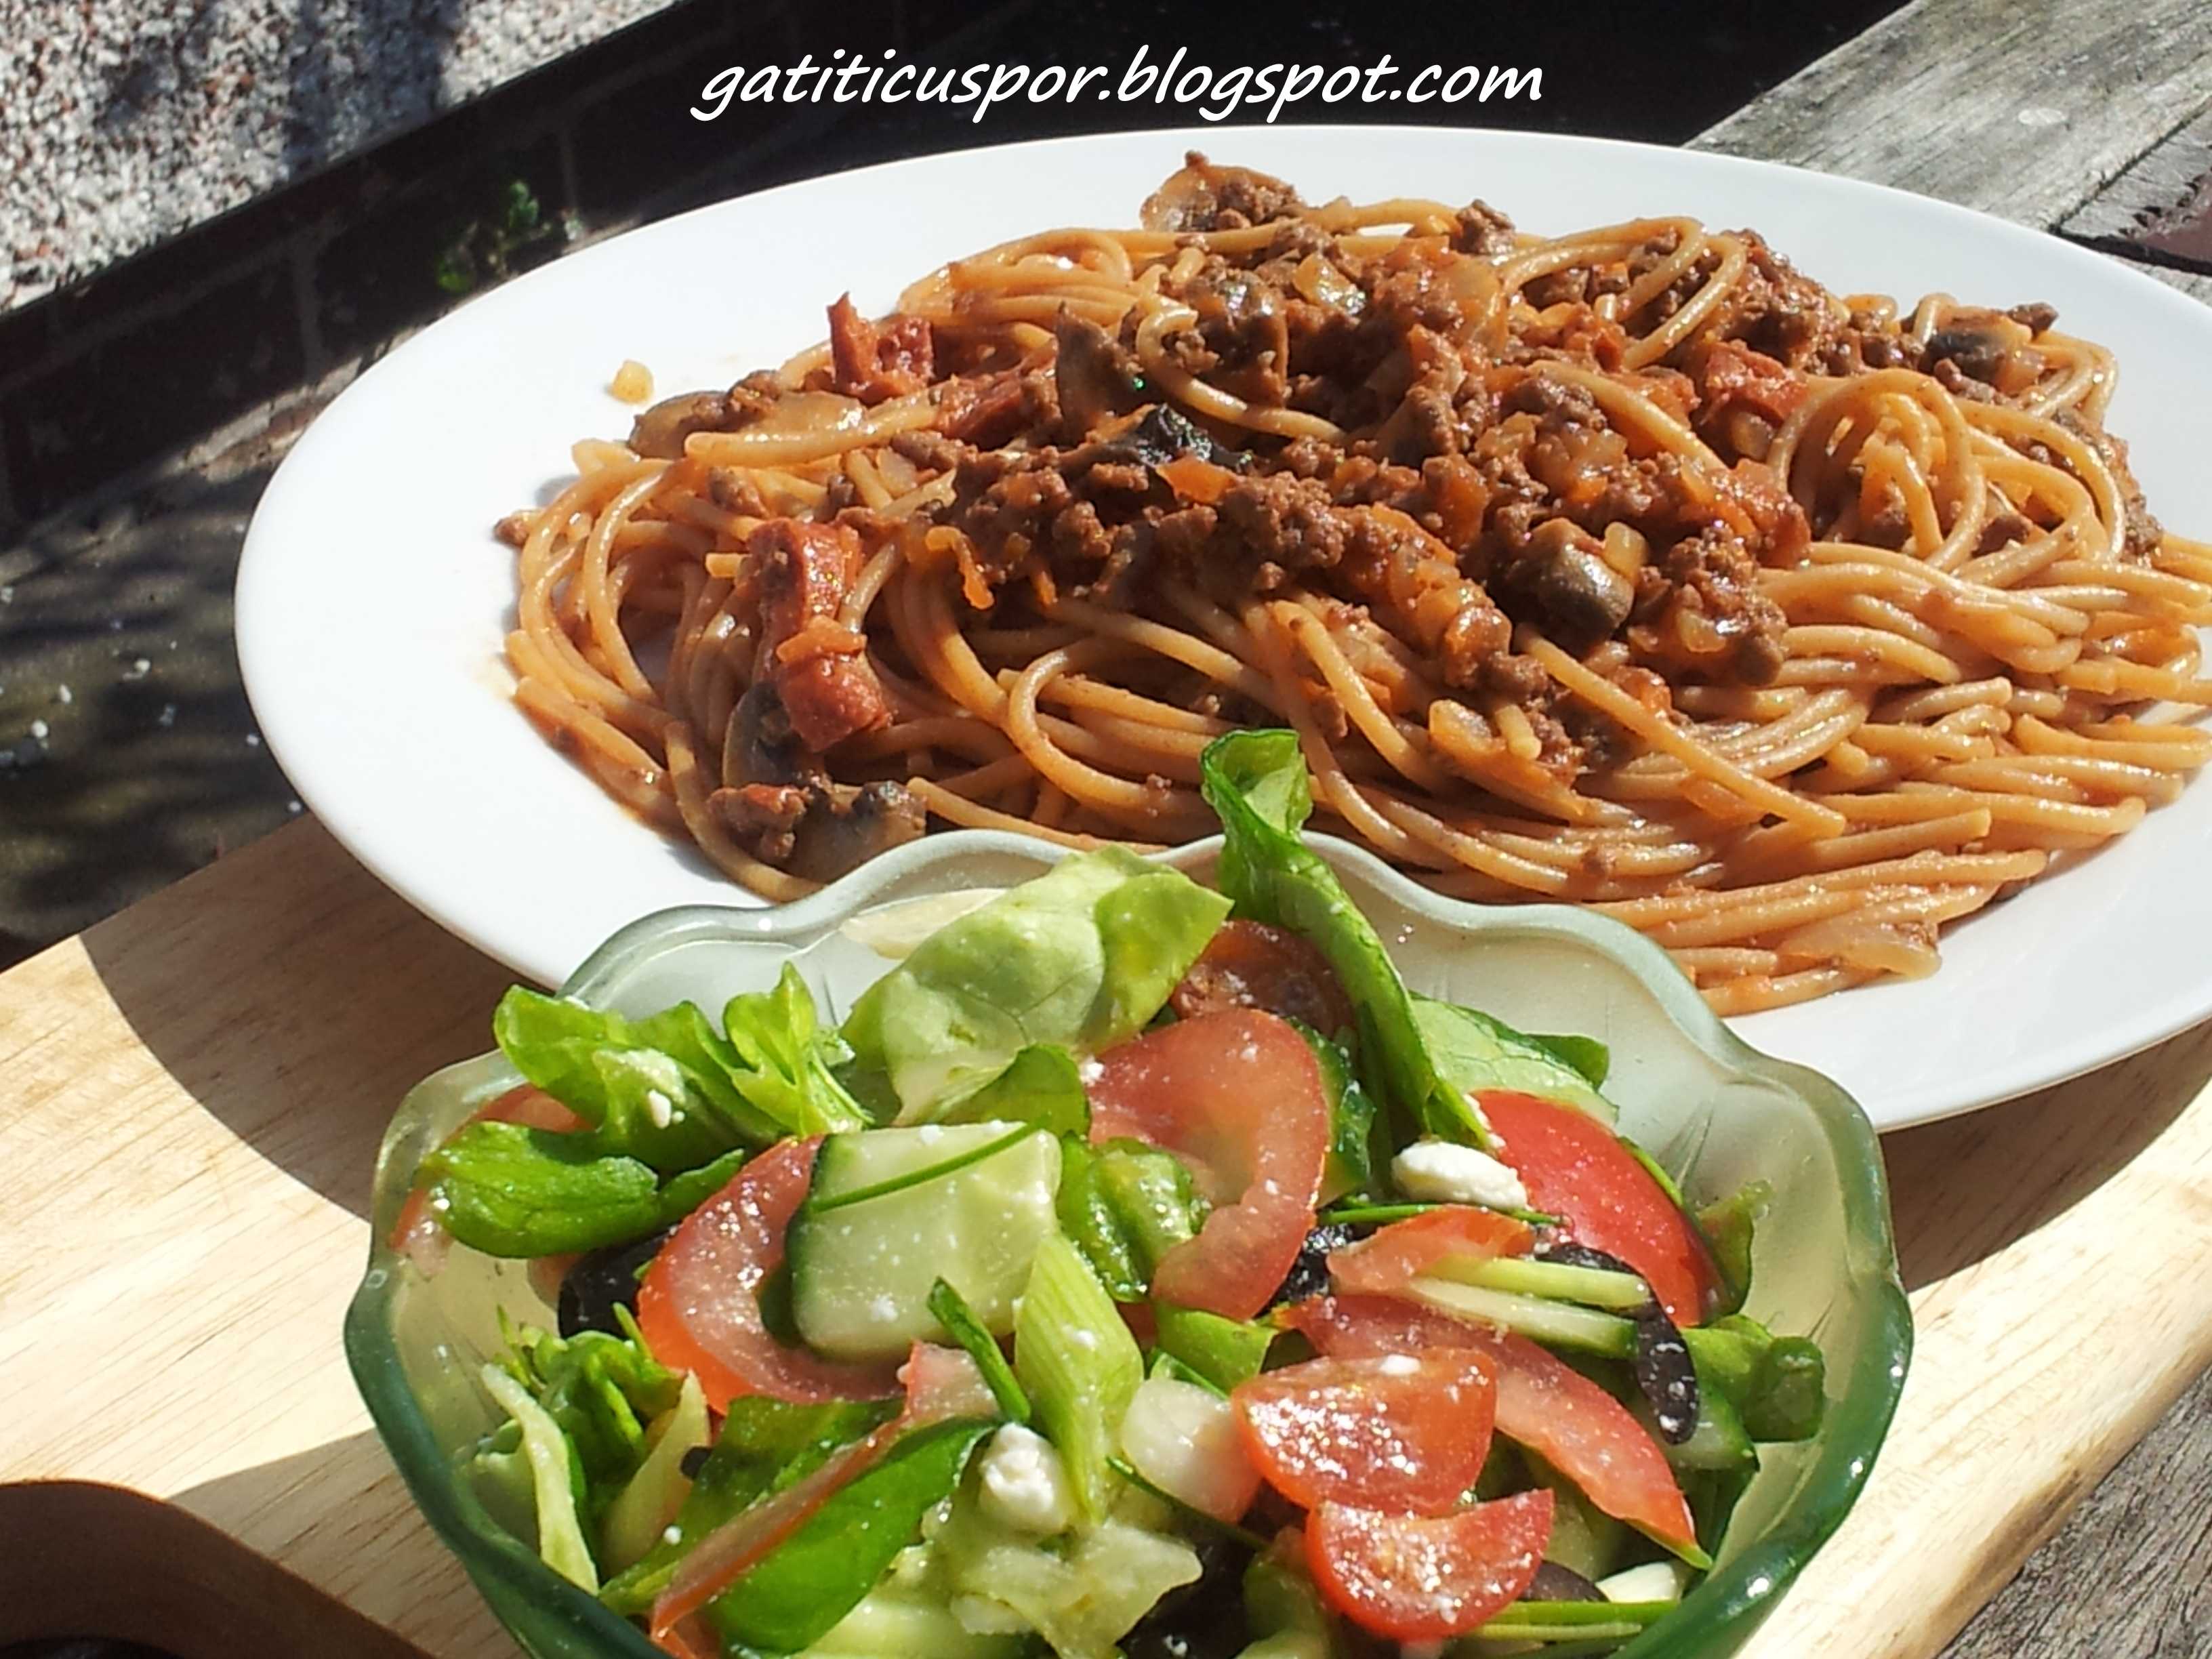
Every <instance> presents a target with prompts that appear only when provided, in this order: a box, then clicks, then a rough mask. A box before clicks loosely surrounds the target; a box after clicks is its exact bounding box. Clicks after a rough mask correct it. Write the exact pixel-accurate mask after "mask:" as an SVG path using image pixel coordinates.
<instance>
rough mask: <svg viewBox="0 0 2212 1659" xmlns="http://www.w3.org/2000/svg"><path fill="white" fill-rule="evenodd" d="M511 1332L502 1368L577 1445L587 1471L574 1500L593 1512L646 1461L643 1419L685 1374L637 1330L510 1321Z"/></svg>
mask: <svg viewBox="0 0 2212 1659" xmlns="http://www.w3.org/2000/svg"><path fill="white" fill-rule="evenodd" d="M501 1323H502V1326H505V1319H504V1316H502V1318H501ZM506 1335H507V1349H508V1353H507V1358H505V1359H504V1360H503V1361H502V1362H501V1368H502V1369H503V1370H505V1371H506V1373H507V1375H508V1376H512V1377H513V1379H514V1380H515V1381H516V1382H517V1383H520V1384H521V1385H522V1386H523V1387H524V1388H525V1389H528V1390H529V1391H530V1396H531V1398H532V1400H534V1401H537V1402H538V1406H539V1407H541V1408H542V1409H543V1410H544V1413H545V1414H546V1415H547V1416H548V1417H550V1419H552V1420H553V1422H554V1423H555V1424H556V1425H557V1426H558V1427H559V1428H560V1430H561V1432H562V1434H564V1435H565V1436H567V1437H568V1443H569V1444H570V1445H571V1446H573V1447H574V1448H575V1451H576V1461H577V1463H578V1465H579V1467H580V1468H581V1469H582V1471H583V1477H584V1487H583V1490H582V1491H581V1492H579V1493H578V1494H577V1496H578V1498H579V1500H580V1501H579V1503H578V1505H577V1507H578V1510H579V1512H580V1514H581V1516H584V1517H585V1518H586V1519H596V1518H597V1517H598V1516H599V1514H600V1512H601V1511H603V1510H605V1508H606V1506H607V1505H608V1504H611V1503H612V1502H613V1501H614V1499H615V1497H616V1495H617V1493H618V1492H621V1491H622V1489H623V1487H624V1486H628V1485H629V1480H630V1477H631V1476H633V1475H635V1474H636V1473H637V1471H638V1468H639V1466H640V1465H641V1464H642V1463H643V1462H645V1455H646V1451H647V1446H646V1425H647V1424H649V1423H651V1422H652V1421H653V1419H655V1418H657V1417H659V1416H660V1415H661V1414H662V1413H665V1412H666V1411H668V1410H669V1409H670V1408H671V1407H673V1406H674V1405H675V1404H676V1401H677V1396H678V1393H679V1392H680V1390H681V1386H682V1379H681V1378H680V1377H679V1376H677V1374H676V1373H675V1372H673V1371H671V1370H668V1369H666V1368H665V1366H663V1365H661V1364H659V1362H658V1361H656V1360H655V1359H654V1358H653V1356H652V1355H651V1354H650V1353H648V1352H647V1351H646V1347H645V1344H644V1343H643V1342H642V1341H641V1340H638V1339H637V1338H636V1336H635V1334H631V1335H628V1336H613V1335H611V1334H608V1333H607V1332H605V1331H584V1332H581V1333H580V1334H577V1335H575V1336H572V1337H560V1336H556V1335H555V1334H553V1333H552V1332H550V1331H546V1330H540V1329H538V1328H536V1327H535V1326H523V1327H521V1328H519V1329H518V1328H512V1327H507V1328H506Z"/></svg>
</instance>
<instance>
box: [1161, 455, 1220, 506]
mask: <svg viewBox="0 0 2212 1659" xmlns="http://www.w3.org/2000/svg"><path fill="white" fill-rule="evenodd" d="M1152 471H1155V472H1157V473H1158V474H1159V475H1160V477H1163V478H1164V479H1166V480H1167V486H1168V488H1169V489H1172V490H1174V491H1175V493H1176V495H1180V496H1182V498H1183V500H1185V501H1198V502H1200V503H1202V504H1204V505H1206V506H1207V507H1211V506H1212V505H1213V503H1214V502H1216V501H1219V500H1220V499H1221V498H1222V497H1223V496H1224V495H1227V494H1228V493H1229V489H1230V486H1231V485H1232V484H1234V483H1236V482H1237V475H1236V474H1235V473H1234V472H1231V471H1230V470H1229V469H1228V468H1227V467H1225V466H1217V465H1215V464H1214V463H1213V462H1212V461H1209V460H1204V459H1200V457H1198V456H1196V455H1178V456H1176V458H1175V459H1173V460H1171V461H1164V462H1163V463H1161V464H1160V465H1158V466H1156V467H1154V468H1153V469H1152Z"/></svg>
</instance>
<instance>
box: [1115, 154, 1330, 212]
mask: <svg viewBox="0 0 2212 1659" xmlns="http://www.w3.org/2000/svg"><path fill="white" fill-rule="evenodd" d="M1303 206H1304V203H1303V202H1301V201H1299V200H1298V193H1297V191H1295V190H1293V189H1292V188H1291V186H1290V185H1286V184H1285V183H1284V182H1283V181H1282V180H1281V179H1274V178H1270V177H1269V176H1268V175H1267V174H1266V173H1255V172H1253V171H1252V169H1251V168H1249V167H1216V166H1214V165H1213V163H1212V162H1211V161H1207V160H1206V157H1205V156H1203V155H1200V154H1199V153H1198V152H1197V151H1196V150H1192V151H1190V152H1189V153H1188V154H1187V155H1185V156H1184V157H1183V165H1182V167H1180V168H1178V169H1177V170H1176V172H1174V173H1170V174H1169V175H1168V177H1167V179H1166V181H1165V182H1164V183H1163V184H1162V185H1160V187H1159V188H1158V190H1156V191H1153V192H1152V194H1151V195H1150V196H1148V197H1146V198H1145V205H1144V208H1143V210H1142V211H1141V213H1140V214H1139V217H1140V218H1141V219H1142V220H1143V222H1144V226H1145V228H1146V230H1170V231H1191V230H1219V229H1223V228H1227V226H1226V225H1225V222H1227V225H1257V224H1264V223H1266V222H1267V221H1268V220H1270V219H1277V218H1280V217H1282V216H1284V215H1285V214H1286V213H1294V212H1296V211H1297V210H1298V209H1299V208H1301V207H1303Z"/></svg>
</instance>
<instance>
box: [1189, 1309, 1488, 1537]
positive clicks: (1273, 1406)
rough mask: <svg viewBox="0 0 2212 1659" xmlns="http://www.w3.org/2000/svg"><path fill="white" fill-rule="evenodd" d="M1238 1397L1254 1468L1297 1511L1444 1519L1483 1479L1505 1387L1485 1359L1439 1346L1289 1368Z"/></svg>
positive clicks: (1265, 1376) (1234, 1401)
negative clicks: (1321, 1507)
mask: <svg viewBox="0 0 2212 1659" xmlns="http://www.w3.org/2000/svg"><path fill="white" fill-rule="evenodd" d="M1229 1400H1230V1404H1231V1406H1232V1407H1234V1408H1235V1410H1236V1413H1237V1427H1238V1428H1239V1429H1240V1430H1241V1431H1242V1432H1243V1437H1244V1445H1245V1449H1247V1450H1248V1451H1249V1452H1250V1453H1251V1455H1252V1461H1253V1462H1255V1464H1257V1465H1258V1466H1259V1469H1260V1473H1261V1474H1262V1475H1264V1476H1265V1477H1266V1478H1267V1482H1268V1484H1269V1485H1271V1486H1273V1487H1274V1488H1275V1490H1276V1491H1277V1492H1281V1493H1282V1494H1283V1496H1284V1497H1285V1498H1290V1499H1291V1501H1292V1502H1293V1503H1297V1504H1304V1505H1305V1506H1306V1507H1307V1508H1309V1509H1311V1508H1314V1507H1315V1506H1316V1505H1318V1504H1323V1503H1335V1504H1353V1505H1356V1506H1358V1507H1360V1508H1364V1509H1377V1510H1407V1511H1411V1512H1412V1513H1414V1514H1417V1515H1434V1514H1437V1513H1439V1512H1440V1511H1442V1510H1449V1509H1450V1508H1452V1507H1453V1506H1454V1505H1455V1504H1457V1503H1458V1502H1459V1501H1460V1499H1461V1498H1463V1497H1465V1496H1466V1495H1467V1492H1468V1488H1469V1487H1470V1486H1474V1477H1475V1476H1476V1475H1478V1474H1480V1473H1481V1472H1482V1460H1483V1459H1484V1458H1486V1457H1487V1456H1488V1455H1490V1427H1491V1419H1492V1413H1493V1412H1494V1410H1495V1408H1496V1404H1497V1388H1496V1385H1495V1384H1494V1383H1492V1380H1491V1375H1490V1366H1489V1362H1488V1361H1487V1360H1486V1358H1484V1357H1483V1356H1482V1355H1480V1354H1479V1353H1476V1352H1473V1351H1472V1350H1469V1349H1465V1348H1461V1349H1457V1350H1454V1349H1451V1348H1430V1349H1425V1350H1423V1351H1421V1352H1405V1353H1389V1354H1376V1355H1372V1356H1370V1357H1367V1358H1357V1359H1314V1360H1309V1361H1308V1362H1306V1363H1305V1364H1302V1365H1285V1366H1284V1367H1283V1368H1282V1369H1281V1370H1273V1371H1264V1372H1262V1373H1261V1375H1260V1376H1255V1377H1254V1378H1252V1379H1251V1380H1250V1381H1249V1382H1247V1383H1239V1384H1238V1385H1237V1389H1236V1390H1235V1392H1233V1393H1232V1394H1231V1395H1230V1396H1229Z"/></svg>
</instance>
